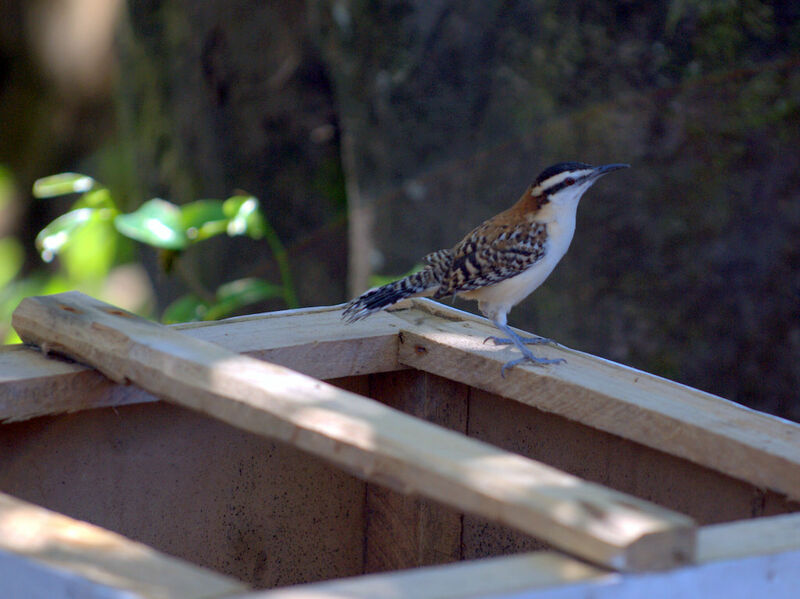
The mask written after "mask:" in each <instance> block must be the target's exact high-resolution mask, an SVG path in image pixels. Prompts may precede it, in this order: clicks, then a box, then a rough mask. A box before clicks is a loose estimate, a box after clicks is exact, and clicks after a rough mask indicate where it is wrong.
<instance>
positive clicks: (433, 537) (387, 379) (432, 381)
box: [364, 370, 469, 573]
mask: <svg viewBox="0 0 800 599" xmlns="http://www.w3.org/2000/svg"><path fill="white" fill-rule="evenodd" d="M369 383H370V388H369V395H370V396H371V397H375V398H378V399H379V400H380V399H381V398H382V400H383V403H385V405H389V406H390V407H392V408H394V409H396V410H400V411H402V412H405V413H406V414H411V415H412V416H416V417H417V418H423V419H425V420H427V421H428V422H432V423H434V424H437V425H439V426H443V427H445V428H448V429H450V430H455V431H458V432H461V433H465V432H466V429H467V394H468V391H469V388H468V387H467V386H465V385H461V384H460V383H454V382H453V381H449V380H447V379H443V378H440V377H437V376H434V375H432V374H428V373H426V372H420V371H418V370H404V371H401V372H389V373H385V374H375V375H372V376H371V377H370V381H369ZM366 507H367V529H366V535H365V536H366V548H365V555H364V572H365V573H371V572H385V571H387V570H400V569H405V568H417V567H420V566H430V565H435V564H443V563H448V562H453V561H458V560H459V559H460V558H461V519H462V515H461V514H460V513H458V512H456V511H454V510H452V509H449V508H447V507H445V506H442V505H440V504H438V503H436V502H434V501H431V500H429V499H422V498H418V497H410V496H408V495H403V494H402V493H398V492H397V491H393V490H391V489H387V488H386V487H382V486H380V485H371V484H369V485H367V504H366Z"/></svg>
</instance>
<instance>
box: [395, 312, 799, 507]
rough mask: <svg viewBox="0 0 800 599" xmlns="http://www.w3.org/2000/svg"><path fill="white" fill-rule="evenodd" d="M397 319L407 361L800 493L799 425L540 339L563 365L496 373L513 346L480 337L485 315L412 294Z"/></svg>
mask: <svg viewBox="0 0 800 599" xmlns="http://www.w3.org/2000/svg"><path fill="white" fill-rule="evenodd" d="M414 305H415V306H416V308H415V309H408V310H398V311H394V312H392V316H394V317H396V318H398V319H399V320H402V321H404V322H405V325H404V326H403V327H402V329H403V330H402V332H401V344H400V347H399V352H400V356H399V360H400V362H402V363H403V364H406V365H408V366H411V367H414V368H418V369H420V370H425V371H427V372H432V373H434V374H437V375H439V376H443V377H446V378H450V379H454V380H459V381H461V382H464V383H466V384H468V385H471V386H474V387H477V388H480V389H484V390H486V391H491V392H492V393H497V394H499V395H502V396H504V397H508V398H511V399H514V400H516V401H520V402H523V403H526V404H528V405H532V406H534V407H536V408H538V409H540V410H544V411H547V412H554V413H556V414H560V415H562V416H565V417H567V418H570V419H572V420H576V421H578V422H581V423H583V424H586V425H588V426H592V427H594V428H597V429H600V430H603V431H606V432H609V433H612V434H614V435H618V436H620V437H623V438H627V439H631V440H632V441H636V442H638V443H641V444H643V445H646V446H648V447H653V448H655V449H658V450H660V451H664V452H666V453H670V454H673V455H676V456H678V457H681V458H684V459H688V460H690V461H693V462H695V463H697V464H701V465H703V466H706V467H708V468H711V469H713V470H717V471H719V472H723V473H725V474H728V475H730V476H733V477H736V478H740V479H742V480H745V481H748V482H750V483H751V484H753V485H756V486H759V487H763V488H769V489H772V490H774V491H778V492H779V493H784V494H786V495H788V496H789V497H791V498H792V499H795V500H798V499H800V476H798V475H797V473H798V472H800V425H797V424H795V423H792V422H788V421H786V420H783V419H781V418H777V417H774V416H770V415H768V414H763V413H761V412H757V411H755V410H751V409H748V408H746V407H744V406H741V405H739V404H736V403H734V402H730V401H727V400H724V399H722V398H719V397H716V396H714V395H711V394H708V393H703V392H701V391H697V390H695V389H691V388H689V387H686V386H684V385H680V384H677V383H674V382H672V381H668V380H665V379H662V378H660V377H657V376H654V375H651V374H647V373H645V372H641V371H638V370H635V369H633V368H628V367H626V366H622V365H620V364H615V363H613V362H609V361H607V360H603V359H600V358H597V357H594V356H590V355H587V354H583V353H581V352H578V351H574V350H571V349H567V348H563V347H560V346H559V347H549V346H538V347H537V351H538V352H539V353H540V354H541V355H542V356H544V357H551V358H552V357H559V358H565V359H566V360H567V362H566V363H565V364H558V365H555V366H548V367H537V366H521V367H516V368H513V369H512V370H510V371H509V372H508V373H507V376H506V377H505V378H501V377H500V376H499V370H500V367H501V366H502V364H503V363H505V362H506V361H507V360H509V359H510V358H511V357H512V356H513V355H514V351H515V350H514V349H513V348H507V347H496V346H494V345H492V344H491V343H486V344H484V339H486V337H487V336H490V335H495V334H497V330H496V329H495V328H494V327H492V326H491V325H490V324H489V323H488V322H487V321H486V320H485V319H481V318H478V317H475V316H473V315H470V314H466V313H464V312H461V311H459V310H454V309H450V308H447V307H446V306H442V305H441V304H435V303H434V302H431V301H429V300H414Z"/></svg>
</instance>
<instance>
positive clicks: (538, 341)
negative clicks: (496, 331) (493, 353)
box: [483, 335, 555, 345]
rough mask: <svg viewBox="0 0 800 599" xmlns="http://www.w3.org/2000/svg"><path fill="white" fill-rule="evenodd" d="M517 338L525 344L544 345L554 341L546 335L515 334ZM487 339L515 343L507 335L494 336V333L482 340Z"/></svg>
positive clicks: (496, 342)
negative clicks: (522, 335)
mask: <svg viewBox="0 0 800 599" xmlns="http://www.w3.org/2000/svg"><path fill="white" fill-rule="evenodd" d="M517 339H519V340H520V341H522V343H524V344H525V345H545V344H547V343H555V341H553V340H552V339H548V338H547V337H520V336H519V335H517ZM489 340H491V341H492V343H494V344H495V345H515V342H514V340H513V339H508V338H507V337H495V336H494V335H489V336H488V337H487V338H486V339H484V340H483V342H484V343H486V342H487V341H489Z"/></svg>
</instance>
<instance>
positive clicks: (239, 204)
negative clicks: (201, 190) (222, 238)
mask: <svg viewBox="0 0 800 599" xmlns="http://www.w3.org/2000/svg"><path fill="white" fill-rule="evenodd" d="M222 207H223V210H224V211H225V215H226V216H227V217H228V218H229V219H230V222H229V223H228V235H230V236H234V235H248V236H250V237H252V238H253V239H260V238H261V237H263V236H264V230H265V228H266V227H265V222H264V215H263V214H262V213H261V210H260V204H259V201H258V198H256V197H255V196H251V195H235V196H232V197H230V198H228V199H227V200H225V202H224V203H223V205H222Z"/></svg>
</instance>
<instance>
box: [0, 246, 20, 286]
mask: <svg viewBox="0 0 800 599" xmlns="http://www.w3.org/2000/svg"><path fill="white" fill-rule="evenodd" d="M23 262H25V250H24V249H23V247H22V244H21V243H20V242H19V241H17V240H16V239H15V238H14V237H3V238H2V239H0V288H2V287H5V286H6V285H7V284H8V283H10V282H11V281H12V280H14V277H16V276H17V274H19V271H20V269H21V268H22V264H23Z"/></svg>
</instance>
